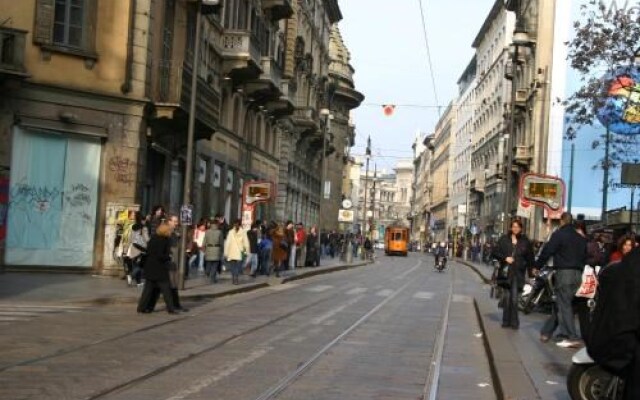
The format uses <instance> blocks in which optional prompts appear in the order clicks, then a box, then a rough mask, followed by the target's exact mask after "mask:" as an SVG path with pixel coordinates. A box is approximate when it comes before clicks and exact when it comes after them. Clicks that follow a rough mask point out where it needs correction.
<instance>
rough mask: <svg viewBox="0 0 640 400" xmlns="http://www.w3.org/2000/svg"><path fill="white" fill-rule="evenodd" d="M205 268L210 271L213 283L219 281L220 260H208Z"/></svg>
mask: <svg viewBox="0 0 640 400" xmlns="http://www.w3.org/2000/svg"><path fill="white" fill-rule="evenodd" d="M205 268H206V270H207V272H208V273H209V278H210V279H211V282H212V283H217V282H218V268H220V260H206V261H205Z"/></svg>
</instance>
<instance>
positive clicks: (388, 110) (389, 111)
mask: <svg viewBox="0 0 640 400" xmlns="http://www.w3.org/2000/svg"><path fill="white" fill-rule="evenodd" d="M395 110H396V106H394V105H392V104H385V105H383V106H382V111H383V112H384V115H385V116H386V117H391V116H392V115H393V113H394V112H395Z"/></svg>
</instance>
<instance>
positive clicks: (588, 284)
mask: <svg viewBox="0 0 640 400" xmlns="http://www.w3.org/2000/svg"><path fill="white" fill-rule="evenodd" d="M597 268H598V267H595V268H594V267H592V266H590V265H585V267H584V270H583V271H582V281H581V283H580V287H579V288H578V291H577V292H576V297H582V298H584V299H593V298H594V297H595V296H596V291H597V289H598V278H597V277H596V269H597Z"/></svg>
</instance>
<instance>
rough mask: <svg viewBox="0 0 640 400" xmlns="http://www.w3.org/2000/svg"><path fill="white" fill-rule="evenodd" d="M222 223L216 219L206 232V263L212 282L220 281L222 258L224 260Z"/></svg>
mask: <svg viewBox="0 0 640 400" xmlns="http://www.w3.org/2000/svg"><path fill="white" fill-rule="evenodd" d="M219 225H220V223H219V221H217V220H214V221H213V222H212V223H211V225H210V226H209V229H207V231H206V232H205V234H204V263H205V269H206V272H207V273H208V274H209V279H210V281H211V282H212V283H217V282H218V272H219V271H220V260H222V244H223V240H222V231H221V230H220V226H219Z"/></svg>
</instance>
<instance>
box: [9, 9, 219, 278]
mask: <svg viewBox="0 0 640 400" xmlns="http://www.w3.org/2000/svg"><path fill="white" fill-rule="evenodd" d="M134 5H135V6H134ZM150 7H151V4H150V2H149V1H147V2H142V1H140V2H129V1H97V0H85V1H54V0H37V1H12V0H2V1H0V9H2V14H3V16H2V19H3V21H4V22H3V25H2V27H0V35H1V37H2V43H3V47H2V53H1V54H2V63H0V86H1V88H0V92H2V97H1V99H0V139H1V141H2V143H3V145H2V147H3V148H5V146H6V148H10V149H11V150H10V151H3V152H2V157H1V158H0V170H1V172H0V174H1V175H0V179H2V186H4V188H3V191H4V193H8V196H4V198H3V202H4V204H3V215H2V216H1V218H2V219H3V221H2V223H0V225H2V226H3V227H6V230H4V231H3V235H2V237H0V242H2V247H3V248H2V249H1V250H3V251H2V255H3V257H2V258H3V263H4V264H6V265H10V266H21V267H28V268H45V269H52V268H58V267H70V268H76V269H79V270H91V269H92V268H93V269H101V268H102V267H103V266H105V267H106V266H108V265H110V264H112V261H113V260H112V257H111V252H110V251H108V250H107V249H113V239H114V238H113V236H111V235H110V234H109V233H108V232H107V230H106V229H105V227H106V226H107V225H108V224H109V223H111V220H112V219H113V218H114V216H113V215H111V214H110V213H109V212H110V210H113V208H110V207H109V206H110V205H113V204H116V203H117V204H126V205H132V204H136V203H138V202H139V199H140V198H141V196H142V191H143V190H142V189H143V187H142V185H140V181H141V178H142V177H143V173H142V171H144V168H145V165H146V157H145V153H146V148H147V138H148V132H149V128H150V126H149V120H148V118H147V116H148V101H147V97H148V95H149V85H148V81H147V76H146V69H147V65H148V63H149V62H150V59H149V57H148V54H147V52H146V51H136V50H135V48H137V47H142V48H146V44H147V35H146V33H147V31H148V29H149V23H150V20H149V17H148V16H149V13H150ZM98 16H100V17H98ZM104 16H109V17H104ZM9 47H11V49H10V50H9ZM211 131H212V130H211Z"/></svg>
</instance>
